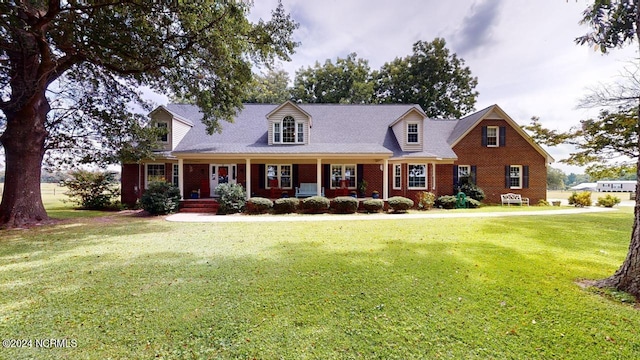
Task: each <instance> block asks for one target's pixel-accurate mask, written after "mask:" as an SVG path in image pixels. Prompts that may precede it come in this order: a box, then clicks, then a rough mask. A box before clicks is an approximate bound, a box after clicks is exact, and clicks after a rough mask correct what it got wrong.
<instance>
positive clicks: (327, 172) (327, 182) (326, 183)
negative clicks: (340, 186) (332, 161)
mask: <svg viewBox="0 0 640 360" xmlns="http://www.w3.org/2000/svg"><path fill="white" fill-rule="evenodd" d="M322 171H323V172H324V176H323V177H322V179H323V180H324V184H323V185H322V186H324V188H325V191H326V190H328V189H330V188H331V168H330V165H329V164H324V165H322Z"/></svg>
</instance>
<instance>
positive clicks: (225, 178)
mask: <svg viewBox="0 0 640 360" xmlns="http://www.w3.org/2000/svg"><path fill="white" fill-rule="evenodd" d="M236 170H237V166H236V165H235V164H211V172H210V174H211V180H210V185H211V190H210V191H211V194H210V196H211V197H214V196H217V195H216V194H215V191H216V187H218V185H220V184H235V183H236Z"/></svg>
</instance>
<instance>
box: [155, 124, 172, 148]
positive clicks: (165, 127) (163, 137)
mask: <svg viewBox="0 0 640 360" xmlns="http://www.w3.org/2000/svg"><path fill="white" fill-rule="evenodd" d="M156 127H157V128H158V129H160V131H161V132H162V134H160V135H158V141H162V142H165V143H166V142H168V141H169V124H167V123H166V122H159V123H156Z"/></svg>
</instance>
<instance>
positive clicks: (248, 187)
mask: <svg viewBox="0 0 640 360" xmlns="http://www.w3.org/2000/svg"><path fill="white" fill-rule="evenodd" d="M244 176H245V183H246V186H245V188H246V189H245V190H246V191H247V200H248V199H249V198H251V159H247V161H246V163H245V169H244Z"/></svg>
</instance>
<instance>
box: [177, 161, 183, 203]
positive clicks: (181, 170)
mask: <svg viewBox="0 0 640 360" xmlns="http://www.w3.org/2000/svg"><path fill="white" fill-rule="evenodd" d="M178 167H179V171H178V188H179V189H180V199H181V200H183V199H184V174H183V172H184V160H182V159H178Z"/></svg>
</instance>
